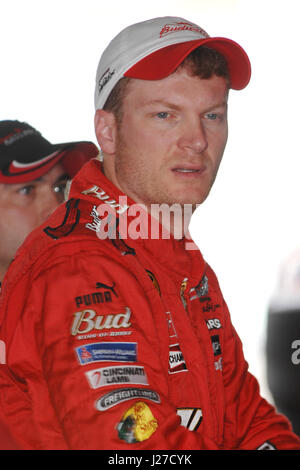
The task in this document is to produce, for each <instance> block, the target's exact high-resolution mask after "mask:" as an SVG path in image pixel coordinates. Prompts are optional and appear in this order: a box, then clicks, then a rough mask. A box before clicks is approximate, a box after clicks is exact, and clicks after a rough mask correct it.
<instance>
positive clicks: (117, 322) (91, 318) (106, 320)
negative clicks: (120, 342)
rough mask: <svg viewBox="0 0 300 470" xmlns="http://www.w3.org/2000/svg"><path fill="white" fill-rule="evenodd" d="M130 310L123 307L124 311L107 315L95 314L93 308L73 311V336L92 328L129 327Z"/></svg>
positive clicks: (87, 331)
mask: <svg viewBox="0 0 300 470" xmlns="http://www.w3.org/2000/svg"><path fill="white" fill-rule="evenodd" d="M130 317H131V310H130V308H129V307H126V308H125V312H121V313H110V314H108V315H96V312H95V310H90V309H87V310H82V311H80V312H76V313H74V320H73V324H72V328H71V333H72V335H73V336H76V335H78V334H83V333H89V332H90V331H93V330H96V331H98V330H111V329H114V330H119V329H120V328H129V327H130V326H131V323H130V321H129V320H130Z"/></svg>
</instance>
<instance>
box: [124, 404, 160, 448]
mask: <svg viewBox="0 0 300 470" xmlns="http://www.w3.org/2000/svg"><path fill="white" fill-rule="evenodd" d="M157 428H158V422H157V420H156V419H155V417H154V416H153V413H152V411H151V410H150V408H149V406H148V405H146V403H144V402H142V401H139V402H137V403H135V404H134V405H133V406H131V407H130V408H129V410H127V411H126V413H124V415H123V416H122V419H121V421H120V423H119V424H118V426H117V430H118V436H119V438H120V439H121V440H123V441H125V442H127V443H128V444H133V443H134V442H142V441H145V440H146V439H149V437H151V436H152V434H153V433H154V432H155V431H156V429H157Z"/></svg>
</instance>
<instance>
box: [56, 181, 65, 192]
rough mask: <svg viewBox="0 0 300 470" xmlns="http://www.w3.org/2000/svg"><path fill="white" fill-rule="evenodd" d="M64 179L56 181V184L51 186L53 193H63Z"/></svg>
mask: <svg viewBox="0 0 300 470" xmlns="http://www.w3.org/2000/svg"><path fill="white" fill-rule="evenodd" d="M66 184H67V182H66V181H62V182H61V183H57V184H56V185H54V186H53V191H54V192H55V193H64V190H65V189H66Z"/></svg>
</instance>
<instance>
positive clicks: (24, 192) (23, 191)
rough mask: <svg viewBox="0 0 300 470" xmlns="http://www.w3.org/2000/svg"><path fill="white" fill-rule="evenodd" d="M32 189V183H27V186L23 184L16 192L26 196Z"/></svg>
mask: <svg viewBox="0 0 300 470" xmlns="http://www.w3.org/2000/svg"><path fill="white" fill-rule="evenodd" d="M33 189H34V186H33V185H32V184H29V185H27V186H23V187H22V188H20V189H18V193H19V194H22V195H23V196H28V195H29V194H30V193H32V191H33Z"/></svg>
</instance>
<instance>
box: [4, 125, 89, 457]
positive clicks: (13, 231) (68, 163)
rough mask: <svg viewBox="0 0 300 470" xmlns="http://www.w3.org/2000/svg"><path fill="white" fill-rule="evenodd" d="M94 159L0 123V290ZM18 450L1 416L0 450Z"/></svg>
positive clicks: (77, 148) (84, 146)
mask: <svg viewBox="0 0 300 470" xmlns="http://www.w3.org/2000/svg"><path fill="white" fill-rule="evenodd" d="M97 154H98V149H97V147H96V146H95V145H94V144H93V143H92V142H88V141H82V142H69V143H63V144H56V145H53V144H51V143H50V142H49V141H48V140H46V139H45V138H44V137H43V136H42V135H41V134H40V132H38V131H37V130H36V129H34V128H33V127H32V126H30V125H29V124H27V123H25V122H19V121H15V120H13V121H11V120H6V121H0V290H1V282H2V280H3V277H4V275H5V272H6V270H7V268H8V266H9V264H10V263H11V261H12V259H13V258H14V255H15V253H16V251H17V249H18V248H19V247H20V245H21V244H22V243H23V241H24V240H25V238H26V237H27V235H29V233H30V232H32V230H33V229H35V228H36V227H38V226H39V225H40V224H42V223H43V222H44V221H45V219H46V218H47V217H48V216H49V215H50V214H51V213H52V212H53V211H54V210H55V209H56V208H57V207H58V205H59V204H60V203H62V202H63V201H64V190H65V186H66V182H67V181H68V180H70V179H72V178H73V176H75V175H76V173H77V172H78V171H79V169H80V168H81V167H82V166H83V164H84V163H85V162H87V161H88V160H90V159H91V158H93V157H96V156H97ZM0 352H1V345H0ZM0 362H1V357H0ZM1 393H5V391H3V390H1ZM0 399H1V397H0ZM16 448H18V445H17V444H16V443H15V442H14V440H13V439H12V437H11V434H10V432H9V431H8V429H7V428H6V426H5V424H4V423H3V422H2V421H1V414H0V449H1V450H13V449H16Z"/></svg>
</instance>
